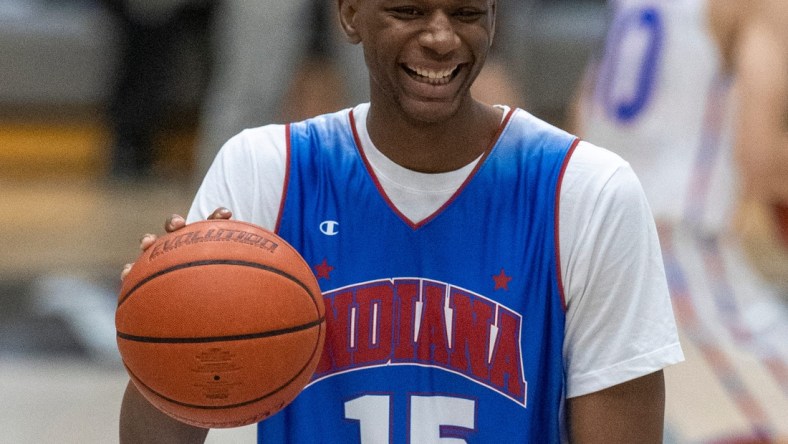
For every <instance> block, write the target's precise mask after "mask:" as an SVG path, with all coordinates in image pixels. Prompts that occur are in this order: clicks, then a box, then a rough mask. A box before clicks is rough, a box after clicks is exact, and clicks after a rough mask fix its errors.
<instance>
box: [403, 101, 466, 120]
mask: <svg viewBox="0 0 788 444" xmlns="http://www.w3.org/2000/svg"><path fill="white" fill-rule="evenodd" d="M401 105H402V110H403V111H404V114H405V115H406V116H407V117H408V118H409V119H410V120H413V121H416V122H421V123H440V122H445V121H447V120H449V119H451V118H452V117H454V116H456V115H457V111H458V110H459V108H460V104H459V102H457V101H451V102H446V101H415V100H409V101H404V102H403V103H401Z"/></svg>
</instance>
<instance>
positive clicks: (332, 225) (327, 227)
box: [320, 220, 339, 236]
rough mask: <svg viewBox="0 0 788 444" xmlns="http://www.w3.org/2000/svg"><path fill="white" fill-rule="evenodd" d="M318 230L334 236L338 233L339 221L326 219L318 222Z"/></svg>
mask: <svg viewBox="0 0 788 444" xmlns="http://www.w3.org/2000/svg"><path fill="white" fill-rule="evenodd" d="M320 232H321V233H323V234H325V235H326V236H336V235H337V234H339V222H337V221H335V220H327V221H323V222H321V223H320Z"/></svg>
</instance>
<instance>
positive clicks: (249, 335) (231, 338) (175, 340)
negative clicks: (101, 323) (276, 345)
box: [117, 316, 326, 344]
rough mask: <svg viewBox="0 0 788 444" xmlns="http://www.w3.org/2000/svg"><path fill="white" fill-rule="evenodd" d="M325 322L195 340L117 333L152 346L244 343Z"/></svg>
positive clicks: (119, 335) (294, 331)
mask: <svg viewBox="0 0 788 444" xmlns="http://www.w3.org/2000/svg"><path fill="white" fill-rule="evenodd" d="M325 320H326V318H325V316H323V317H321V318H319V319H317V320H314V321H312V322H309V323H306V324H302V325H296V326H293V327H288V328H281V329H278V330H271V331H264V332H259V333H247V334H242V335H229V336H206V337H195V338H178V337H173V338H162V337H157V336H139V335H133V334H130V333H124V332H121V331H118V332H117V335H118V337H119V338H121V339H125V340H127V341H133V342H145V343H152V344H204V343H210V342H224V341H245V340H250V339H261V338H270V337H273V336H279V335H286V334H289V333H296V332H299V331H303V330H309V329H310V328H312V327H315V326H317V325H320V324H322V323H323V322H324V321H325Z"/></svg>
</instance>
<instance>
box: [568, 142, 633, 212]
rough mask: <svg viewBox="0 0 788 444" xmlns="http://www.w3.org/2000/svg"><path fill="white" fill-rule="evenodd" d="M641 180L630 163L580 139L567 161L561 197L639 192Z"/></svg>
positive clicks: (574, 197)
mask: <svg viewBox="0 0 788 444" xmlns="http://www.w3.org/2000/svg"><path fill="white" fill-rule="evenodd" d="M640 188H641V186H640V182H639V181H638V179H637V177H636V176H635V173H634V171H632V167H631V166H630V165H629V163H628V162H627V161H626V160H624V159H623V158H621V156H619V155H618V154H615V153H613V152H612V151H610V150H607V149H605V148H602V147H598V146H596V145H593V144H591V143H589V142H586V141H580V143H578V145H577V148H576V149H575V150H574V152H573V153H572V154H571V157H570V159H569V161H568V162H567V166H566V172H565V173H564V178H563V180H562V185H561V198H562V199H577V198H583V197H591V195H600V194H624V195H627V194H631V193H632V192H633V191H634V192H636V194H640V192H639V191H640Z"/></svg>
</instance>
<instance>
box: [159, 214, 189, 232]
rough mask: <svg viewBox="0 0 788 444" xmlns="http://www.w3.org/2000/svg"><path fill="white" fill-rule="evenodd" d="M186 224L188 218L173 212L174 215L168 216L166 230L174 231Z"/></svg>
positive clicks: (165, 224)
mask: <svg viewBox="0 0 788 444" xmlns="http://www.w3.org/2000/svg"><path fill="white" fill-rule="evenodd" d="M185 226H186V220H185V219H184V218H183V216H181V215H180V214H173V215H172V216H170V217H168V218H167V222H165V223H164V230H165V231H166V232H168V233H172V232H173V231H175V230H178V229H181V228H183V227H185Z"/></svg>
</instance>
